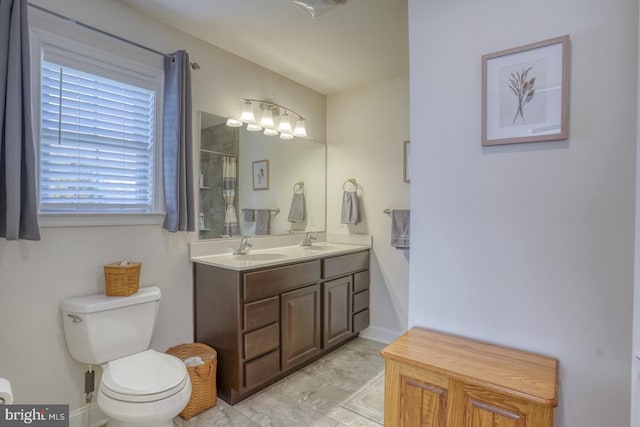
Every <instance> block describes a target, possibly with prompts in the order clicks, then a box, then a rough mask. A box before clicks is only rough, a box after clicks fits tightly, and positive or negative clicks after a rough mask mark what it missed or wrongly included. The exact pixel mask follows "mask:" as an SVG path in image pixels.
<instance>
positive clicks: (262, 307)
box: [244, 297, 280, 331]
mask: <svg viewBox="0 0 640 427" xmlns="http://www.w3.org/2000/svg"><path fill="white" fill-rule="evenodd" d="M279 318H280V299H279V298H278V297H272V298H267V299H263V300H260V301H255V302H250V303H247V304H245V305H244V330H245V331H250V330H252V329H256V328H259V327H261V326H264V325H268V324H269V323H273V322H277V321H278V319H279Z"/></svg>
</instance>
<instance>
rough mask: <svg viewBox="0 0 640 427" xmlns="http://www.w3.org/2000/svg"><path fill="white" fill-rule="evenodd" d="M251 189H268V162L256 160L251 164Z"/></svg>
mask: <svg viewBox="0 0 640 427" xmlns="http://www.w3.org/2000/svg"><path fill="white" fill-rule="evenodd" d="M253 189H254V190H268V189H269V160H256V161H255V162H253Z"/></svg>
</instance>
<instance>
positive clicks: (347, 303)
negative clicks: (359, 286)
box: [322, 276, 352, 349]
mask: <svg viewBox="0 0 640 427" xmlns="http://www.w3.org/2000/svg"><path fill="white" fill-rule="evenodd" d="M351 287H352V280H351V276H347V277H342V278H340V279H336V280H332V281H330V282H325V283H323V284H322V290H323V291H322V299H323V303H324V313H323V314H324V325H323V334H322V347H323V348H325V349H326V348H330V347H333V346H334V345H336V344H338V343H340V342H341V341H344V340H345V339H347V338H349V337H350V336H351V335H352V333H351Z"/></svg>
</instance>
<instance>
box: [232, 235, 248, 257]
mask: <svg viewBox="0 0 640 427" xmlns="http://www.w3.org/2000/svg"><path fill="white" fill-rule="evenodd" d="M252 246H253V245H252V244H251V242H249V238H248V237H247V236H242V238H241V239H240V244H239V245H238V249H236V250H235V251H233V255H246V254H248V253H249V248H250V247H252Z"/></svg>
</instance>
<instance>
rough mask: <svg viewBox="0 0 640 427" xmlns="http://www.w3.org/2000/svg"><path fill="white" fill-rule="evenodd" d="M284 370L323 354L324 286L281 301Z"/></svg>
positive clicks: (282, 297) (294, 292) (288, 294)
mask: <svg viewBox="0 0 640 427" xmlns="http://www.w3.org/2000/svg"><path fill="white" fill-rule="evenodd" d="M280 304H281V306H280V315H281V325H282V370H287V369H288V368H290V367H292V366H295V365H297V364H299V363H302V362H304V361H305V360H307V359H310V358H312V357H313V356H315V355H317V354H319V353H320V327H321V325H320V284H315V285H311V286H307V287H305V288H302V289H298V290H295V291H292V292H286V293H283V294H282V295H281V297H280Z"/></svg>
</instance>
